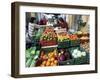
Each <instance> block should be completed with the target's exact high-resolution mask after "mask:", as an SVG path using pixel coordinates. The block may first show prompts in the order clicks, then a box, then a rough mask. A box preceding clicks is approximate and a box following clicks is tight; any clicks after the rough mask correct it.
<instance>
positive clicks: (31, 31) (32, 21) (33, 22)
mask: <svg viewBox="0 0 100 80" xmlns="http://www.w3.org/2000/svg"><path fill="white" fill-rule="evenodd" d="M36 23H37V22H36V18H35V17H31V18H30V21H29V23H28V32H27V33H26V44H28V45H29V44H31V43H32V41H33V36H34V35H35V31H36V30H38V29H39V28H40V27H43V26H42V25H38V24H36ZM30 46H31V45H30Z"/></svg>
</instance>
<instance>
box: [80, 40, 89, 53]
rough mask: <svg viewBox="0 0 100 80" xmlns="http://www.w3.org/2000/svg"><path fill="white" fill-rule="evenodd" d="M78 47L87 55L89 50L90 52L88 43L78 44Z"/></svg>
mask: <svg viewBox="0 0 100 80" xmlns="http://www.w3.org/2000/svg"><path fill="white" fill-rule="evenodd" d="M80 46H81V47H82V48H84V49H85V51H87V52H88V53H89V50H90V46H89V42H85V43H83V44H80Z"/></svg>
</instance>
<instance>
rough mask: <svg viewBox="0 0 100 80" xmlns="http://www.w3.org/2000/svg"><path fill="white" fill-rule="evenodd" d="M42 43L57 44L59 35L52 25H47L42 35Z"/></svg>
mask: <svg viewBox="0 0 100 80" xmlns="http://www.w3.org/2000/svg"><path fill="white" fill-rule="evenodd" d="M40 44H41V45H42V46H51V45H56V44H57V35H56V33H55V31H54V29H53V28H52V27H46V29H45V30H44V32H43V34H42V36H41V37H40Z"/></svg>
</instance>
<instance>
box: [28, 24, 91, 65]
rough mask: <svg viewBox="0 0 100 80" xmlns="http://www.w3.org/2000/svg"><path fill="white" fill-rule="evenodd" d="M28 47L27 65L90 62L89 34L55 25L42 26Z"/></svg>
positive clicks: (80, 63)
mask: <svg viewBox="0 0 100 80" xmlns="http://www.w3.org/2000/svg"><path fill="white" fill-rule="evenodd" d="M33 38H34V39H33V40H34V41H33V45H32V46H31V47H29V48H27V49H26V66H27V67H34V66H41V67H43V66H60V65H82V64H89V54H90V53H89V34H88V33H82V32H79V31H77V32H75V33H73V34H72V33H68V32H67V31H66V30H65V31H64V30H63V29H58V30H57V29H55V28H54V27H53V26H46V27H44V28H40V29H39V30H38V31H37V32H36V35H35V36H34V37H33Z"/></svg>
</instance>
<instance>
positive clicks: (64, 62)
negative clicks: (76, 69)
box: [59, 59, 74, 65]
mask: <svg viewBox="0 0 100 80" xmlns="http://www.w3.org/2000/svg"><path fill="white" fill-rule="evenodd" d="M59 65H74V59H69V60H66V61H60V62H59Z"/></svg>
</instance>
